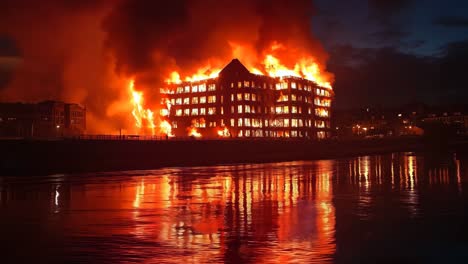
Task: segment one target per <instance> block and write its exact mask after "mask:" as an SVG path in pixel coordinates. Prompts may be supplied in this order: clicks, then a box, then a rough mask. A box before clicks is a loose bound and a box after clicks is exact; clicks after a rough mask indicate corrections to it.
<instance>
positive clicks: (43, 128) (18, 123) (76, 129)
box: [0, 101, 86, 137]
mask: <svg viewBox="0 0 468 264" xmlns="http://www.w3.org/2000/svg"><path fill="white" fill-rule="evenodd" d="M85 130H86V109H85V108H83V107H81V106H79V105H77V104H67V103H64V102H59V101H44V102H40V103H37V104H24V103H1V104H0V136H2V137H62V136H76V135H81V134H83V133H84V131H85Z"/></svg>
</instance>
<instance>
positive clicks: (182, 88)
mask: <svg viewBox="0 0 468 264" xmlns="http://www.w3.org/2000/svg"><path fill="white" fill-rule="evenodd" d="M183 92H184V87H180V86H179V87H177V91H176V93H178V94H180V93H183Z"/></svg>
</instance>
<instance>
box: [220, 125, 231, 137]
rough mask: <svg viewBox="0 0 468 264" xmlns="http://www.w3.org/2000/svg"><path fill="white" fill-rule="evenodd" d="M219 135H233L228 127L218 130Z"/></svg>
mask: <svg viewBox="0 0 468 264" xmlns="http://www.w3.org/2000/svg"><path fill="white" fill-rule="evenodd" d="M218 136H220V137H229V136H231V133H230V132H229V129H228V128H227V127H224V128H222V129H219V130H218Z"/></svg>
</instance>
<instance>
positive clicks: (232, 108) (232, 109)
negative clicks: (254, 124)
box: [231, 105, 234, 113]
mask: <svg viewBox="0 0 468 264" xmlns="http://www.w3.org/2000/svg"><path fill="white" fill-rule="evenodd" d="M231 113H234V106H233V105H231Z"/></svg>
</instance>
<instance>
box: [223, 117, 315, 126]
mask: <svg viewBox="0 0 468 264" xmlns="http://www.w3.org/2000/svg"><path fill="white" fill-rule="evenodd" d="M230 125H231V127H259V128H263V127H312V120H310V119H308V120H302V119H297V118H292V119H289V118H275V119H271V120H263V119H258V118H237V119H234V118H231V119H230Z"/></svg>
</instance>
